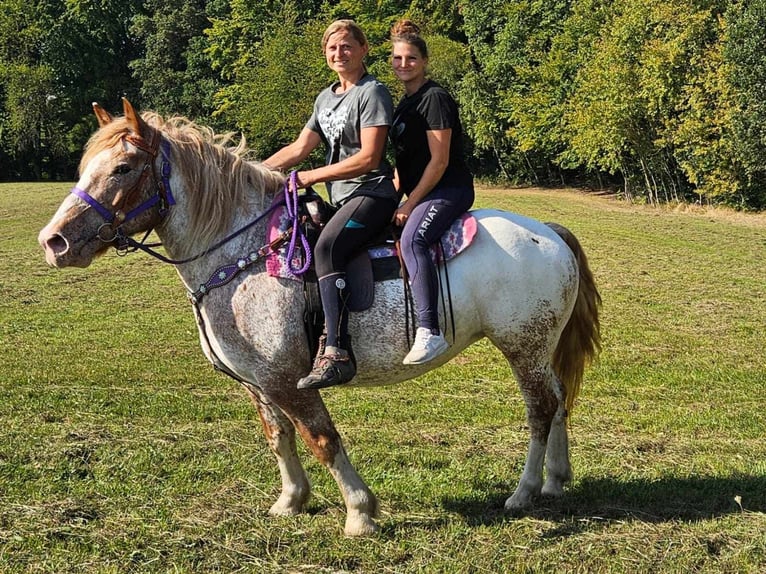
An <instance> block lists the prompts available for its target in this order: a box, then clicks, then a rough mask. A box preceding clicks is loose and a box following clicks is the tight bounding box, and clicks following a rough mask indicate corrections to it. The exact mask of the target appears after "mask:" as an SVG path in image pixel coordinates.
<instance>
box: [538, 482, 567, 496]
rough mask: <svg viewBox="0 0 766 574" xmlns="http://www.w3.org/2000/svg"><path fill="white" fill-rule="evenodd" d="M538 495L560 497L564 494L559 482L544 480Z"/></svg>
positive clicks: (562, 486)
mask: <svg viewBox="0 0 766 574" xmlns="http://www.w3.org/2000/svg"><path fill="white" fill-rule="evenodd" d="M540 495H541V496H543V497H545V498H561V497H562V496H564V485H563V484H561V483H559V482H546V483H545V484H544V485H543V489H542V491H541V492H540Z"/></svg>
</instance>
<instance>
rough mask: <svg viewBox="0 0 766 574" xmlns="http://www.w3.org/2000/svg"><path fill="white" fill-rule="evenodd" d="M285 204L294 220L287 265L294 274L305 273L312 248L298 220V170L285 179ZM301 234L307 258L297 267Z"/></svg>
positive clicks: (309, 261)
mask: <svg viewBox="0 0 766 574" xmlns="http://www.w3.org/2000/svg"><path fill="white" fill-rule="evenodd" d="M285 206H286V207H287V215H288V216H289V217H290V219H292V222H293V233H292V236H291V237H290V246H289V247H288V248H287V267H288V269H289V270H290V273H292V274H293V275H303V274H304V273H305V272H306V271H308V269H309V266H310V265H311V248H310V247H309V241H308V239H306V236H305V235H304V234H303V233H302V231H301V226H300V223H299V221H298V172H296V171H291V172H290V177H288V178H287V180H286V181H285ZM299 236H300V238H301V246H302V247H303V252H304V253H305V254H306V259H305V261H304V262H303V266H302V267H300V268H296V266H295V264H294V262H293V254H294V252H295V244H296V242H297V240H298V237H299Z"/></svg>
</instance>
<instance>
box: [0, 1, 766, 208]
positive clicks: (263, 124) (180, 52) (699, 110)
mask: <svg viewBox="0 0 766 574" xmlns="http://www.w3.org/2000/svg"><path fill="white" fill-rule="evenodd" d="M402 16H408V17H411V18H412V19H413V20H415V21H416V22H418V23H419V24H420V25H421V27H422V28H423V31H424V35H425V37H426V40H427V41H428V43H429V48H430V51H431V62H430V72H431V75H432V77H434V78H435V79H436V80H437V81H439V82H440V83H442V84H443V85H444V86H445V87H446V88H448V89H449V90H450V91H451V92H452V93H453V94H454V96H455V98H456V99H457V100H458V102H459V104H460V107H461V114H462V118H463V123H464V126H465V131H466V137H467V139H468V142H467V144H468V149H469V152H470V160H471V165H472V168H473V170H474V171H475V173H476V174H477V176H478V177H480V178H484V179H487V180H498V181H503V182H509V183H518V184H529V183H532V184H538V185H545V184H554V185H555V184H562V183H563V184H578V185H594V186H600V187H614V188H616V189H618V190H619V191H620V192H621V193H622V194H624V195H625V196H627V197H630V198H632V199H635V200H640V201H647V202H652V203H655V202H664V201H675V200H684V201H698V202H703V203H708V204H726V205H732V206H736V207H738V208H742V209H763V208H765V207H766V178H765V177H764V175H766V173H765V172H766V57H765V56H764V51H763V46H764V45H766V0H666V1H665V2H656V0H544V1H543V0H451V1H448V0H404V1H396V0H376V1H364V0H362V1H357V2H350V1H346V0H339V1H329V0H280V1H278V2H277V1H272V0H0V180H4V181H20V180H41V179H59V180H72V179H74V178H75V176H76V170H77V163H78V160H79V157H80V154H81V152H82V148H83V145H84V144H85V142H86V141H87V139H88V137H89V136H90V134H91V133H92V132H93V131H94V130H95V129H96V123H95V119H94V117H93V116H92V113H91V102H93V101H98V102H99V103H101V104H102V105H103V106H104V107H106V108H107V109H108V110H111V111H115V112H116V111H119V110H120V109H121V108H120V98H121V97H122V96H126V97H128V98H129V99H130V100H131V102H132V103H133V104H134V105H135V106H136V107H137V108H138V109H151V110H154V111H157V112H159V113H161V114H163V115H173V114H181V115H184V116H187V117H189V118H192V119H194V120H195V121H197V122H199V123H201V124H204V125H208V126H211V127H213V128H214V129H216V130H217V131H225V132H229V131H234V132H241V133H242V134H243V136H244V137H245V138H246V139H247V142H248V145H249V146H250V148H251V149H252V150H253V154H254V157H267V156H268V155H270V154H271V153H272V152H273V151H275V150H276V149H277V148H279V147H280V146H282V145H284V144H286V143H288V142H289V141H291V140H292V139H293V138H294V137H295V136H296V134H297V133H298V132H299V131H300V129H301V127H302V126H303V124H304V122H305V121H306V119H307V118H308V116H309V114H310V110H311V105H312V102H313V99H314V97H315V96H316V94H317V93H318V92H319V90H320V89H321V88H323V87H324V86H326V85H327V84H328V83H329V82H330V81H331V80H332V79H333V76H332V73H331V72H330V71H329V70H328V69H327V67H326V65H325V63H324V58H323V56H322V53H321V49H320V47H319V42H320V38H321V34H322V32H323V30H324V28H325V27H326V26H327V24H328V23H329V22H330V21H332V20H334V19H336V18H339V17H352V18H354V19H355V20H356V21H357V22H359V23H360V24H361V25H362V27H363V28H364V29H365V31H366V32H367V34H368V39H369V41H370V46H371V50H370V55H369V57H368V67H369V69H370V71H371V72H372V73H373V74H375V75H377V76H378V77H379V78H380V79H381V80H382V81H384V82H385V83H386V84H387V85H388V86H389V87H390V88H391V91H392V93H393V94H394V97H395V99H397V98H398V97H399V96H400V95H401V88H400V87H399V86H398V83H397V81H396V80H395V78H394V76H393V74H392V72H391V70H390V63H389V50H390V45H389V43H388V31H389V29H390V26H391V24H392V23H393V22H394V21H395V20H397V19H398V18H400V17H402ZM315 161H320V158H315Z"/></svg>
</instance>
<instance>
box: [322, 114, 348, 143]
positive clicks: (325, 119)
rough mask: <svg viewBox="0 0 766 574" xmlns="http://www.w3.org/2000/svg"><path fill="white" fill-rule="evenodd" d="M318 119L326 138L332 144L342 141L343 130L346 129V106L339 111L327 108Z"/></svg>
mask: <svg viewBox="0 0 766 574" xmlns="http://www.w3.org/2000/svg"><path fill="white" fill-rule="evenodd" d="M317 119H318V120H319V125H320V127H321V128H322V131H323V132H324V134H325V137H326V138H327V139H328V140H329V141H331V142H337V141H339V140H340V136H341V134H342V133H343V128H345V127H346V120H347V119H348V108H347V107H346V106H343V107H340V108H338V109H337V110H333V109H332V108H325V109H324V110H322V111H321V112H320V113H319V117H318V118H317Z"/></svg>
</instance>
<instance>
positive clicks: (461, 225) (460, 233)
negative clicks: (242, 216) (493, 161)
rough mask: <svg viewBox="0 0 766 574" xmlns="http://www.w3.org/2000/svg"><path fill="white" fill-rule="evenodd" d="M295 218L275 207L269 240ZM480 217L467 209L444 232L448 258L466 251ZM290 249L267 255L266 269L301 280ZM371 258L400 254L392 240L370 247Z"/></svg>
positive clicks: (434, 250)
mask: <svg viewBox="0 0 766 574" xmlns="http://www.w3.org/2000/svg"><path fill="white" fill-rule="evenodd" d="M291 224H292V220H291V218H290V217H289V215H288V214H287V209H285V208H279V209H276V210H274V212H273V213H272V214H271V217H270V219H269V226H268V238H267V240H268V241H273V240H274V239H276V238H277V237H279V235H280V234H281V233H283V232H284V231H285V230H286V229H288V228H289V227H290V225H291ZM477 228H478V226H477V222H476V218H475V217H474V216H473V215H471V212H470V211H469V212H467V213H464V214H463V215H461V216H460V217H458V218H457V219H456V220H455V221H454V222H453V223H452V226H451V227H450V228H449V229H448V230H447V231H446V232H445V233H444V235H442V240H441V244H442V247H443V249H444V259H445V260H446V261H449V260H450V259H452V258H453V257H455V256H457V255H458V254H460V253H462V252H463V251H464V250H465V249H466V248H467V247H468V246H469V245H470V244H471V242H472V241H473V238H474V237H475V236H476V230H477ZM287 250H288V246H287V245H283V246H282V247H281V248H279V249H278V250H277V251H275V252H274V253H271V254H270V255H269V256H268V257H267V258H266V271H267V272H268V274H269V275H271V276H272V277H282V278H285V279H293V280H295V281H300V280H301V278H300V277H298V276H297V275H294V274H293V273H292V272H290V268H289V266H288V264H287ZM367 252H368V254H369V256H370V259H372V260H375V259H383V258H386V257H396V256H397V252H396V247H395V246H394V245H392V244H384V245H379V246H374V247H371V248H369V249H368V250H367ZM431 254H432V257H433V258H434V261H436V262H438V261H439V258H440V256H439V250H438V248H437V247H436V246H434V247H433V248H432V249H431ZM294 257H302V255H301V250H300V249H296V250H295V252H294ZM301 265H302V261H301V260H295V261H294V262H293V267H295V268H296V269H298V268H300V267H301Z"/></svg>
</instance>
